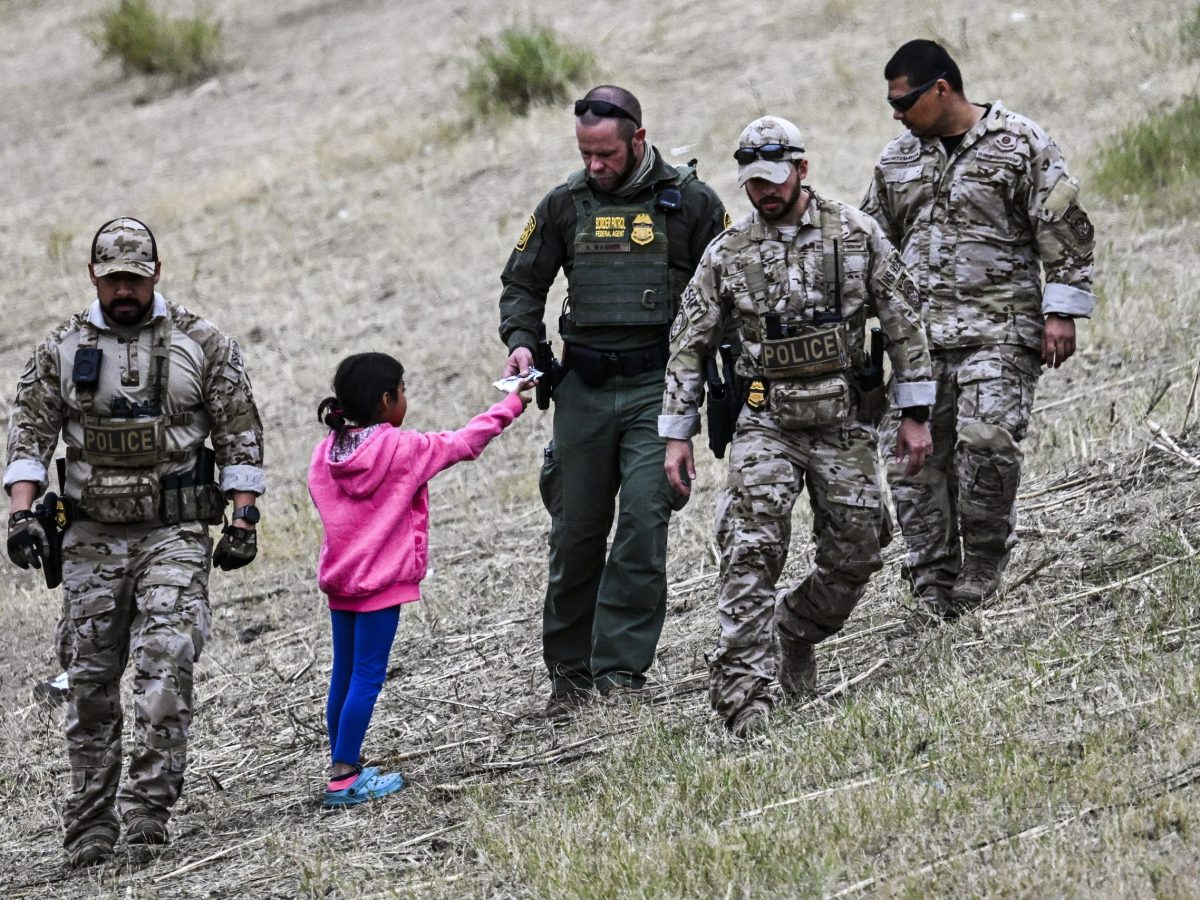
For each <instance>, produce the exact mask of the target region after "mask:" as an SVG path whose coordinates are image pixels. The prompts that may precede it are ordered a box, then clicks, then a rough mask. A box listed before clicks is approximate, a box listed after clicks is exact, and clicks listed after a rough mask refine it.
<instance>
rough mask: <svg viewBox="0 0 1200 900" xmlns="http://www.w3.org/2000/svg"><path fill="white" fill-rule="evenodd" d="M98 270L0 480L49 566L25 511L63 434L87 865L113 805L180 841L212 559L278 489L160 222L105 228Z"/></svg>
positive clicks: (55, 350) (236, 352) (145, 840)
mask: <svg viewBox="0 0 1200 900" xmlns="http://www.w3.org/2000/svg"><path fill="white" fill-rule="evenodd" d="M88 271H89V274H90V276H91V280H92V283H93V284H94V285H95V286H96V295H97V299H96V301H95V302H93V303H92V305H91V306H90V307H89V308H88V309H86V310H85V311H83V312H82V313H79V314H78V315H76V316H74V317H73V318H71V319H70V320H69V321H67V322H66V323H65V324H63V325H62V326H60V327H59V328H57V329H56V330H54V331H53V332H52V333H51V334H50V335H49V337H47V338H46V340H45V341H43V342H42V344H41V345H40V346H38V348H37V349H36V350H35V351H34V354H33V356H32V358H31V359H30V361H29V365H28V366H27V367H26V369H25V372H24V374H23V375H22V376H21V379H20V382H19V384H18V387H17V398H16V403H15V406H14V409H13V413H12V419H11V422H10V425H9V433H8V468H7V470H6V471H5V475H4V486H5V489H6V490H7V491H8V492H9V494H10V498H11V510H12V512H11V515H10V519H9V536H8V552H9V556H10V557H11V558H12V560H13V562H15V563H16V564H17V565H18V566H21V567H22V568H27V567H29V566H30V565H34V566H37V565H39V564H40V562H41V561H42V560H45V559H46V558H47V552H46V551H47V541H48V536H47V534H46V533H45V529H44V528H43V527H42V526H41V524H40V522H39V520H38V519H37V518H35V517H33V515H32V514H31V512H30V508H31V507H32V505H33V501H34V499H35V498H36V497H37V495H38V494H39V493H41V491H42V490H44V489H45V488H46V486H47V482H48V474H47V468H48V466H49V463H50V460H51V459H52V457H53V455H54V450H55V446H56V445H57V442H58V438H59V434H60V433H61V435H62V437H63V439H64V441H65V443H66V461H65V462H66V464H65V485H64V486H63V487H64V495H65V500H66V504H65V505H66V518H67V522H68V524H67V530H66V534H65V536H64V537H63V538H62V568H63V573H62V580H63V586H64V595H65V596H64V603H63V617H62V619H61V620H60V622H59V625H58V629H57V635H56V637H57V643H58V653H59V659H60V661H61V663H62V665H63V667H64V668H65V669H66V670H67V672H68V676H69V694H68V700H67V722H66V729H67V749H68V753H69V756H70V761H71V787H70V791H69V793H68V796H67V801H66V804H65V807H64V810H63V820H64V824H65V827H66V840H65V845H66V848H67V851H68V854H69V856H70V860H71V862H72V864H74V865H90V864H94V863H97V862H101V861H103V860H104V859H106V858H108V857H109V856H110V855H111V854H112V851H113V847H114V845H115V843H116V840H117V838H118V836H119V829H120V823H119V820H118V810H119V811H120V813H121V817H120V818H121V820H123V824H124V827H125V835H126V842H127V843H128V844H131V845H132V844H162V843H165V842H166V841H167V839H168V832H167V824H166V823H167V819H168V817H169V815H170V811H171V807H172V806H173V805H174V803H175V801H176V800H177V799H178V798H179V795H180V792H181V791H182V789H183V774H184V767H185V764H186V760H187V739H188V729H189V726H190V724H191V718H192V709H193V695H192V671H193V666H194V664H195V662H196V660H197V659H198V658H199V656H200V652H201V649H202V648H203V646H204V641H205V639H206V638H207V636H208V630H209V619H210V613H209V603H208V573H209V568H210V554H211V557H212V562H213V563H215V564H216V565H218V566H220V567H221V568H222V569H226V570H228V569H234V568H238V567H240V566H244V565H246V564H247V563H249V562H250V561H251V560H253V559H254V556H255V553H256V546H257V545H256V541H255V525H256V524H257V522H258V518H259V513H258V509H257V507H256V506H255V500H256V498H257V496H258V495H259V494H262V493H263V491H264V490H265V489H266V482H265V480H264V476H263V469H262V426H261V424H260V421H259V416H258V411H257V409H256V408H255V405H254V398H253V396H252V394H251V389H250V381H249V379H248V377H247V376H246V372H245V368H244V366H243V363H242V355H241V350H240V348H239V347H238V344H237V342H236V341H234V340H232V339H230V338H228V337H226V336H225V335H223V334H222V333H221V332H219V331H218V330H217V329H216V328H215V327H213V326H212V325H211V324H209V323H208V322H206V321H204V320H203V319H200V318H198V317H197V316H195V315H194V314H192V313H190V312H188V311H187V310H186V309H184V308H183V307H182V306H178V305H176V304H173V303H168V302H167V301H166V300H165V299H164V298H163V296H162V295H161V294H159V293H158V292H157V291H156V290H155V285H156V284H157V283H158V280H159V277H160V274H161V265H160V263H159V260H158V248H157V245H156V243H155V240H154V236H153V234H151V232H150V229H149V228H147V227H146V225H145V224H144V223H142V222H140V221H138V220H137V219H133V218H119V219H114V220H112V221H110V222H107V223H105V224H104V225H103V226H102V227H101V228H100V230H99V231H98V232H97V233H96V236H95V238H94V240H93V242H92V253H91V262H90V263H89V265H88ZM210 437H211V440H212V449H209V448H208V447H206V446H205V440H206V438H210ZM215 466H219V467H220V481H219V483H218V482H217V481H216V479H215ZM227 498H232V500H233V502H234V505H235V509H234V512H233V521H232V524H230V525H228V526H226V527H225V529H224V533H223V535H222V537H221V541H220V543H219V544H218V546H217V548H216V551H215V552H213V547H212V541H211V539H210V538H209V535H208V526H209V525H212V524H218V523H220V522H221V521H222V520H223V510H224V507H225V504H226V500H227ZM131 659H132V662H133V668H134V674H133V713H134V721H133V744H134V746H133V748H132V751H131V753H130V760H129V769H128V772H127V773H126V778H125V781H124V783H120V784H119V782H120V778H121V763H122V753H121V732H122V719H123V712H122V707H121V696H120V681H121V674H122V672H123V671H124V670H125V667H126V664H127V663H128V662H129V661H130V660H131Z"/></svg>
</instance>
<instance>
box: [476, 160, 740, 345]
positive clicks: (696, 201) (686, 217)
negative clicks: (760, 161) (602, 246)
mask: <svg viewBox="0 0 1200 900" xmlns="http://www.w3.org/2000/svg"><path fill="white" fill-rule="evenodd" d="M649 152H651V153H653V154H654V162H653V165H652V166H651V168H650V173H649V175H648V176H647V178H646V180H645V182H644V184H643V185H642V187H641V189H640V190H638V191H637V192H636V193H634V194H633V195H632V196H628V197H616V196H614V195H612V194H604V193H600V192H595V196H596V199H597V200H598V201H599V202H600V203H602V204H605V205H608V204H611V205H613V206H629V205H632V204H638V203H645V202H648V201H651V200H652V199H653V197H654V195H655V192H656V189H657V188H658V186H659V185H663V184H669V183H670V182H673V181H675V180H676V179H677V178H678V173H677V172H676V170H675V168H674V166H671V165H669V164H667V163H666V162H664V161H663V159H662V156H661V155H660V154H659V152H658V151H657V150H656V149H654V148H653V147H651V148H650V151H649ZM682 193H683V206H682V208H681V209H679V210H676V211H674V212H670V213H667V215H666V219H667V242H668V251H667V258H668V262H669V265H670V268H671V283H672V285H674V286H677V288H678V292H682V289H683V286H684V285H686V284H687V282H688V280H689V279H690V278H691V277H692V273H693V272H694V271H695V269H696V265H697V263H699V261H700V257H701V256H703V254H704V248H705V247H707V246H708V243H709V241H711V240H712V239H713V238H715V237H716V236H717V235H718V234H720V233H721V232H722V231H723V230H724V229H725V227H726V225H727V222H728V220H727V216H726V213H725V207H724V205H722V203H721V201H720V199H719V198H718V197H717V195H716V193H715V192H714V191H713V190H712V188H710V187H709V186H708V185H706V184H704V183H703V182H701V181H697V180H692V181H690V182H689V183H688V184H686V185H684V186H683V188H682ZM575 231H576V213H575V203H574V200H573V199H572V197H571V192H570V190H569V189H568V188H567V185H566V183H565V182H564V183H563V184H560V185H558V186H557V187H556V188H554V190H552V191H550V193H548V194H547V195H546V196H545V197H543V198H542V201H541V203H539V204H538V206H537V209H536V210H534V212H533V215H531V216H530V217H529V220H528V222H527V223H526V225H525V229H524V231H522V232H521V236H520V238H519V239H518V240H517V245H516V247H515V248H514V249H513V252H512V255H511V256H510V257H509V259H508V264H507V265H506V266H505V267H504V272H503V273H502V274H501V276H500V280H501V282H502V283H503V285H504V289H503V291H502V292H501V294H500V339H501V340H502V341H504V343H505V345H506V346H507V347H508V349H509V352H510V353H511V352H512V351H513V350H514V349H516V348H517V347H527V348H529V349H530V350H532V349H533V345H534V342H535V340H536V335H537V326H538V323H539V322H541V321H542V316H543V314H544V312H545V308H546V298H547V295H548V294H549V292H550V287H551V285H552V284H553V283H554V279H555V277H556V276H557V275H558V273H559V271H560V270H561V271H562V272H563V274H564V275H566V276H567V278H568V279H569V278H570V277H571V269H572V266H573V264H574V256H575ZM564 327H565V328H567V329H568V330H566V331H565V332H564V334H563V337H565V338H568V339H569V340H571V341H572V343H578V344H583V345H585V346H587V347H592V348H594V349H597V350H629V349H632V348H635V347H646V346H649V345H650V344H654V343H659V342H661V343H663V344H665V343H666V341H667V332H668V331H669V329H670V325H669V324H665V325H649V326H641V325H639V326H591V327H587V328H575V329H574V330H570V326H569V324H568V325H566V326H564Z"/></svg>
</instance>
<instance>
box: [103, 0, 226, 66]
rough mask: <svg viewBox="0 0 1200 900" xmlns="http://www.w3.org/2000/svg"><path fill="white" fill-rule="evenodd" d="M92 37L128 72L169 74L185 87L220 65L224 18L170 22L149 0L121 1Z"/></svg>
mask: <svg viewBox="0 0 1200 900" xmlns="http://www.w3.org/2000/svg"><path fill="white" fill-rule="evenodd" d="M91 37H92V40H94V41H95V42H96V45H97V46H98V47H99V48H100V52H101V53H102V55H103V56H104V58H105V59H115V60H118V61H120V63H121V66H122V68H123V69H124V70H125V72H126V73H130V72H137V73H141V74H144V75H169V76H171V77H172V78H173V79H174V80H175V81H176V82H178V83H182V84H186V83H189V82H193V81H199V80H201V79H203V78H207V77H208V76H210V75H212V74H213V73H214V72H216V71H217V69H218V67H219V65H220V55H221V22H220V20H218V19H215V18H213V17H212V16H211V15H210V14H208V13H200V14H199V15H196V16H192V17H190V18H178V19H176V18H170V17H168V16H167V15H166V14H165V13H160V12H158V11H157V10H155V8H154V7H153V6H152V5H151V4H150V0H120V2H119V3H117V5H116V6H113V7H110V8H109V9H108V10H106V11H105V12H104V13H102V14H101V16H100V24H99V27H98V28H97V29H96V30H95V31H94V32H93V33H92V35H91Z"/></svg>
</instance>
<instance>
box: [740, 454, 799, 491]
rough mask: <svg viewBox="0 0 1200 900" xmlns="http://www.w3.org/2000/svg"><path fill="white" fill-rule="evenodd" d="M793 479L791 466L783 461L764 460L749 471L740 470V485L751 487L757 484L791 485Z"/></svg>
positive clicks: (793, 474)
mask: <svg viewBox="0 0 1200 900" xmlns="http://www.w3.org/2000/svg"><path fill="white" fill-rule="evenodd" d="M794 479H795V473H793V472H792V464H791V463H790V462H788V461H787V460H783V459H772V460H766V461H764V462H761V463H757V464H756V465H755V466H754V467H753V468H751V469H744V470H742V484H744V485H746V487H753V486H754V485H757V484H791V483H792V482H793V480H794Z"/></svg>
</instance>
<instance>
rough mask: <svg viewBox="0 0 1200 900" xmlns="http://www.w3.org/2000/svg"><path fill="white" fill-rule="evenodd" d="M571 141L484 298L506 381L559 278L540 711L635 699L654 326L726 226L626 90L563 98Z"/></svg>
mask: <svg viewBox="0 0 1200 900" xmlns="http://www.w3.org/2000/svg"><path fill="white" fill-rule="evenodd" d="M575 138H576V142H577V144H578V147H579V154H580V156H581V157H582V159H583V164H584V167H583V169H581V170H579V171H577V172H576V173H575V174H573V175H572V176H571V177H570V178H568V179H567V181H566V182H565V183H564V184H560V185H559V186H558V187H556V188H554V190H552V191H550V193H549V194H547V195H546V196H545V197H544V198H543V199H542V201H541V203H539V204H538V206H537V209H535V210H534V212H533V215H531V216H530V217H529V220H528V222H527V223H526V225H525V228H524V230H523V231H522V232H521V235H520V236H519V237H518V239H517V244H516V247H515V249H514V250H513V251H512V255H511V256H510V257H509V260H508V265H507V266H505V269H504V273H503V275H502V276H501V281H502V282H503V285H504V290H503V293H502V294H501V297H500V318H501V321H500V337H501V339H502V340H503V341H504V343H505V345H506V346H507V347H508V350H509V357H508V360H507V362H506V364H505V368H504V374H505V375H506V376H508V375H512V374H516V373H523V372H526V371H527V370H528V369H529V367H530V366H531V365H532V364H533V350H534V347H535V343H536V342H537V340H538V334H539V326H541V325H542V319H543V315H544V313H545V308H546V298H547V295H548V293H549V291H550V288H551V286H552V284H553V282H554V280H555V278H556V276H557V275H558V273H559V272H560V271H561V272H562V273H563V274H564V275H565V276H566V279H567V299H566V302H565V303H564V305H563V309H562V314H561V315H559V316H558V318H557V321H558V330H559V333H560V335H561V336H562V339H563V351H562V356H563V359H562V364H563V367H564V373H563V375H562V378H561V380H560V381H559V382H558V383H557V384H556V385H555V387H554V397H553V402H554V439H553V441H552V442H551V443H550V445H549V446H547V447H546V453H545V462H544V465H543V467H542V473H541V490H542V498H543V500H544V501H545V504H546V508H547V510H548V511H549V513H550V517H551V524H550V572H549V579H548V585H547V589H546V599H545V605H544V609H543V618H542V639H543V653H544V658H545V662H546V668H547V670H548V672H549V675H550V699H549V702H548V704H547V708H546V711H547V714H548V715H549V716H550V717H552V718H558V717H561V716H563V715H567V714H569V713H570V712H571V710H573V709H574V708H575V707H577V706H578V705H580V704H581V703H582V702H584V701H585V700H586V699H587V698H588V697H589V696H591V694H592V692H593V691H594V690H595V691H599V692H600V693H601V694H609V695H618V696H622V695H629V694H630V693H633V694H636V692H637V691H638V690H640V689H641V688H642V686H643V684H644V682H645V673H646V670H647V669H648V668H649V667H650V664H651V663H652V662H653V660H654V651H655V648H656V646H657V644H658V638H659V634H660V632H661V631H662V625H663V619H664V617H665V615H666V605H667V580H666V556H667V521H668V519H669V517H670V514H671V509H672V506H675V508H678V507H679V506H681V505H682V502H683V500H684V499H685V498H682V497H680V496H679V495H677V494H674V493H673V492H672V490H671V488H670V486H669V485H668V484H667V479H666V477H665V476H664V474H663V466H662V461H663V441H662V438H660V437H659V436H658V425H657V420H658V414H659V411H660V406H661V403H662V379H663V368H664V366H665V365H666V361H667V333H668V330H669V329H670V325H671V320H672V319H673V318H674V316H675V312H676V310H677V309H678V303H679V295H680V293H681V292H682V290H683V287H684V285H686V284H687V282H688V279H689V278H690V277H691V275H692V272H693V271H695V268H696V263H697V262H698V261H699V259H700V256H701V254H702V253H703V252H704V248H705V247H706V246H707V245H708V242H709V241H710V240H712V239H713V238H714V237H716V236H717V234H719V233H720V231H721V229H722V228H724V227H725V224H726V218H727V217H726V214H725V208H724V207H723V206H722V205H721V201H720V200H719V199H718V198H717V196H716V194H715V193H714V192H713V191H712V189H711V188H709V187H708V186H707V185H705V184H704V183H703V182H701V181H699V180H697V178H696V170H695V166H694V165H693V164H692V163H689V164H688V165H685V166H678V167H677V166H673V165H670V164H669V163H667V161H666V160H665V159H663V156H662V154H661V153H660V152H659V151H658V150H657V149H656V148H655V147H653V146H651V145H650V143H649V142H648V141H647V139H646V129H645V128H643V127H642V110H641V104H639V103H638V100H637V98H636V97H634V96H633V94H631V93H630V92H629V91H627V90H625V89H623V88H620V87H616V86H613V85H603V86H600V87H596V88H593V89H592V90H591V91H589V92H588V93H587V95H586V96H585V97H584V98H583V99H582V100H579V101H577V102H576V103H575ZM618 498H619V501H620V508H619V510H617V509H616V502H615V501H616V500H617V499H618ZM614 515H615V516H616V532H615V534H614V536H613V539H612V549H611V551H608V550H607V540H608V534H609V530H610V528H611V527H612V524H613V518H614ZM606 557H607V558H606Z"/></svg>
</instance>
